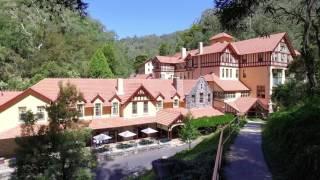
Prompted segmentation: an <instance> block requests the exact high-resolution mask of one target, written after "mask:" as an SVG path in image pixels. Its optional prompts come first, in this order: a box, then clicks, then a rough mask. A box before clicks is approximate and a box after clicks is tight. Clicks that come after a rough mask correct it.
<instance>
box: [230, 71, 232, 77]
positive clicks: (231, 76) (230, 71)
mask: <svg viewBox="0 0 320 180" xmlns="http://www.w3.org/2000/svg"><path fill="white" fill-rule="evenodd" d="M230 77H231V78H232V69H230Z"/></svg>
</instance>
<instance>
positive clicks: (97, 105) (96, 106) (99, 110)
mask: <svg viewBox="0 0 320 180" xmlns="http://www.w3.org/2000/svg"><path fill="white" fill-rule="evenodd" d="M94 115H95V116H97V117H99V116H101V115H102V105H101V103H95V104H94Z"/></svg>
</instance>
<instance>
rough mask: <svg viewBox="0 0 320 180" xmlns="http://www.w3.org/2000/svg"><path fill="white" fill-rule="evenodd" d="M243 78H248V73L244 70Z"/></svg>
mask: <svg viewBox="0 0 320 180" xmlns="http://www.w3.org/2000/svg"><path fill="white" fill-rule="evenodd" d="M242 77H243V78H246V77H247V74H246V71H245V70H242Z"/></svg>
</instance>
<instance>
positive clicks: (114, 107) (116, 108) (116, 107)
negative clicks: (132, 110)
mask: <svg viewBox="0 0 320 180" xmlns="http://www.w3.org/2000/svg"><path fill="white" fill-rule="evenodd" d="M118 114H119V103H118V102H113V103H112V115H118Z"/></svg>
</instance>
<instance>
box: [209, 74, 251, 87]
mask: <svg viewBox="0 0 320 180" xmlns="http://www.w3.org/2000/svg"><path fill="white" fill-rule="evenodd" d="M204 78H205V80H206V81H208V82H210V81H212V82H214V83H216V85H217V86H219V87H220V88H221V89H222V90H223V91H249V88H248V87H247V86H245V85H244V84H243V83H242V82H241V81H239V80H222V79H220V78H219V77H218V76H216V75H215V74H214V73H211V74H207V75H205V76H204Z"/></svg>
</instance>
